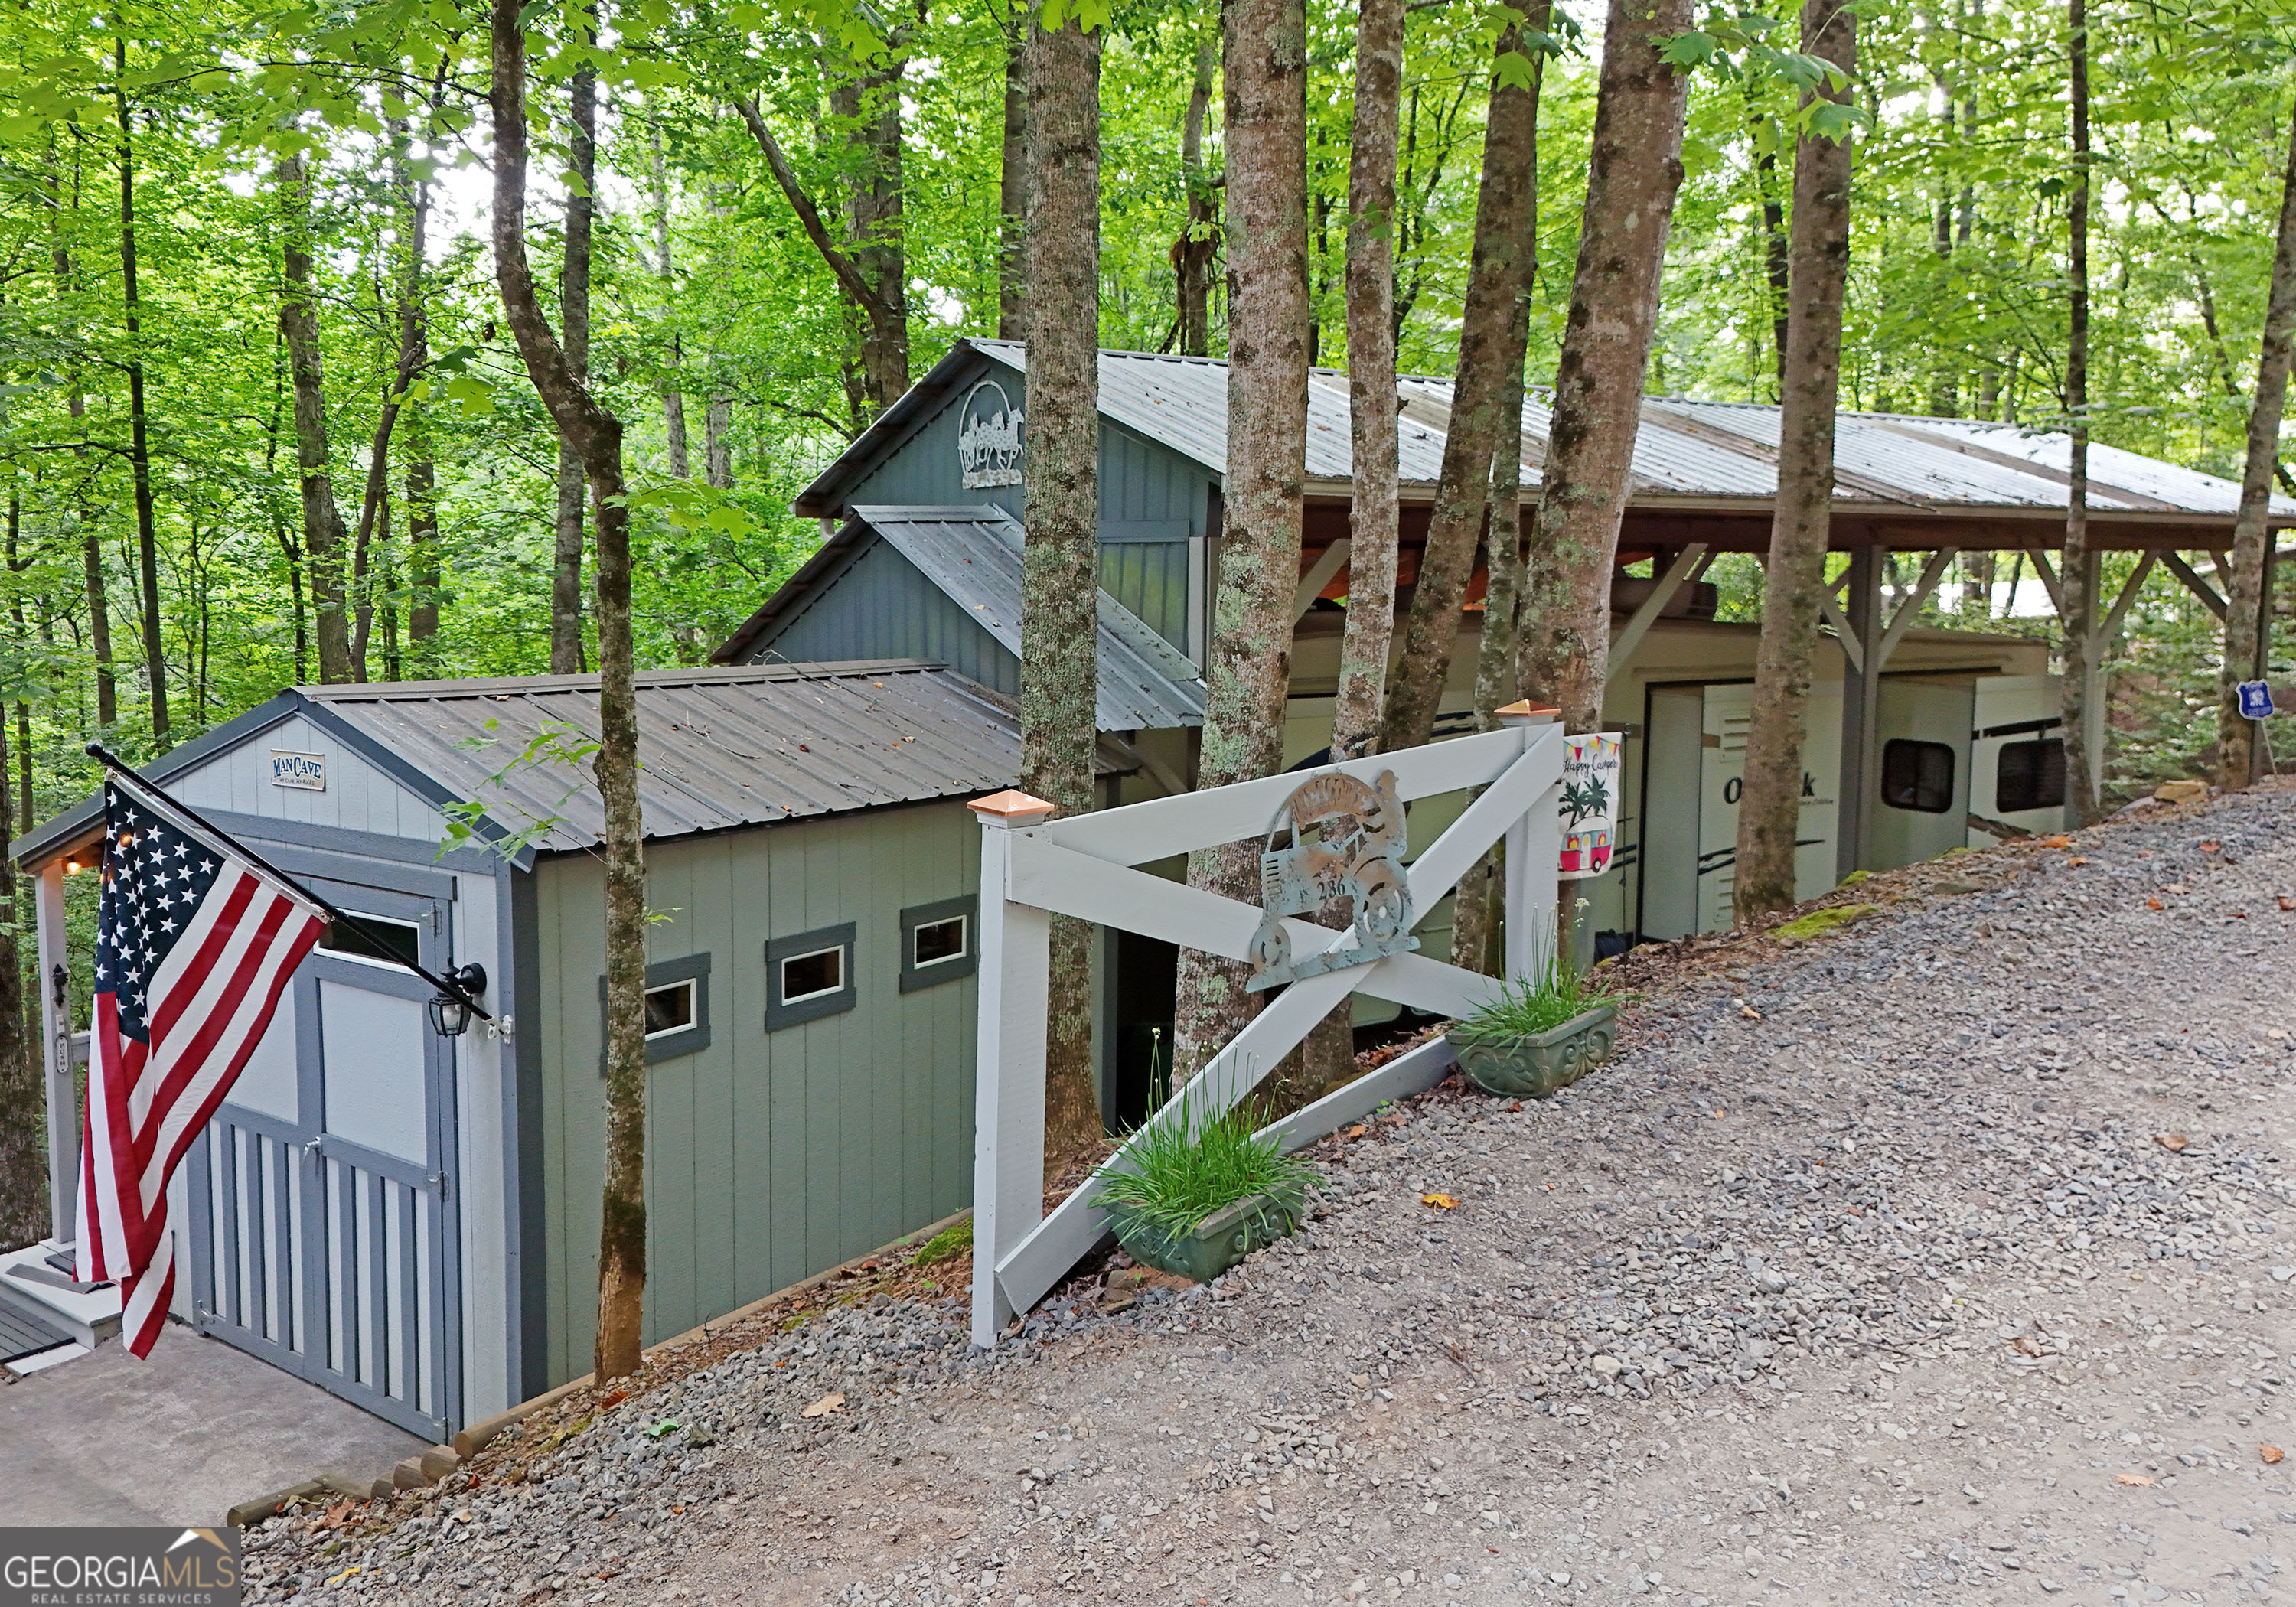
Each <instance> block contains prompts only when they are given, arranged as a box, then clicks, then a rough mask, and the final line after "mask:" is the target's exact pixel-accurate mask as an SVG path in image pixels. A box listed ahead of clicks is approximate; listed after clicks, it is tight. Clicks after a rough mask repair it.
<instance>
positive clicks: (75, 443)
mask: <svg viewBox="0 0 2296 1607" xmlns="http://www.w3.org/2000/svg"><path fill="white" fill-rule="evenodd" d="M78 196H79V182H78V168H74V177H73V181H72V204H73V210H74V211H77V210H78ZM48 230H49V235H48V238H49V251H48V257H49V261H50V263H51V264H52V265H53V270H54V275H55V287H56V299H58V300H59V301H61V302H63V303H65V304H66V305H67V306H70V304H71V303H72V302H73V301H74V300H75V299H76V292H77V291H78V283H77V275H76V274H75V272H74V269H73V266H72V254H71V246H70V236H69V235H67V234H66V233H65V229H64V197H63V185H62V183H61V179H60V178H59V177H58V176H57V175H56V173H55V170H54V168H53V164H52V165H51V167H50V168H49V175H48ZM67 336H68V340H69V345H70V352H69V355H68V357H67V358H66V361H65V386H66V389H65V392H64V403H65V406H66V407H67V408H68V409H69V410H70V414H71V437H72V455H73V457H74V458H75V459H76V460H77V468H78V473H77V474H75V476H74V477H73V486H74V496H73V501H74V504H75V514H76V519H75V522H76V523H77V524H78V527H79V537H80V568H81V572H82V575H83V578H84V579H85V581H86V587H87V645H88V651H89V653H90V655H91V656H92V657H93V658H94V662H95V717H96V720H97V721H98V723H99V724H101V725H102V726H103V727H104V728H105V729H106V730H110V729H111V726H112V725H113V724H114V723H115V722H117V721H118V720H119V681H118V678H117V676H116V674H115V672H114V670H113V668H112V660H111V605H110V602H109V599H108V598H107V597H106V596H105V594H104V584H103V534H102V529H100V528H99V527H98V525H97V523H96V520H95V517H94V512H93V511H92V509H91V508H90V506H89V499H88V488H89V486H90V484H91V481H92V476H93V470H92V467H91V465H90V463H89V452H90V449H91V443H90V442H89V440H88V439H87V390H86V386H85V385H84V384H83V383H82V381H81V375H80V355H79V340H78V331H77V330H76V329H72V328H70V327H69V326H68V328H67Z"/></svg>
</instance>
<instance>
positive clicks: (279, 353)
mask: <svg viewBox="0 0 2296 1607" xmlns="http://www.w3.org/2000/svg"><path fill="white" fill-rule="evenodd" d="M286 358H287V343H286V341H285V340H284V339H275V340H273V341H272V342H271V415H270V417H269V418H268V419H266V421H265V422H264V431H263V480H264V483H265V485H266V486H268V485H269V484H270V483H271V477H272V476H273V475H274V474H275V473H277V472H278V471H279V406H280V398H281V397H282V395H283V392H284V389H285V382H286ZM263 506H264V511H265V512H266V513H267V514H268V515H269V516H270V519H271V539H272V540H273V541H275V542H276V543H278V544H279V551H280V553H281V554H282V555H283V557H284V558H285V559H286V560H287V595H288V597H289V599H290V601H291V604H292V606H293V610H294V619H295V684H296V685H302V684H303V683H304V682H306V681H307V680H309V679H310V678H311V620H310V611H309V610H308V609H307V608H306V607H305V606H304V603H303V549H302V548H301V547H299V546H298V545H296V543H295V538H294V537H291V536H290V535H288V534H287V521H285V520H283V519H282V518H281V517H280V516H279V504H278V503H277V501H276V500H275V499H274V498H273V497H272V496H268V495H267V494H266V496H265V497H264V499H263Z"/></svg>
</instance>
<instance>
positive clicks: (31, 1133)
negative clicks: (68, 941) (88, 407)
mask: <svg viewBox="0 0 2296 1607" xmlns="http://www.w3.org/2000/svg"><path fill="white" fill-rule="evenodd" d="M9 516H10V517H9V522H10V524H11V526H13V525H14V523H15V521H16V500H15V497H14V495H13V494H11V496H10V498H9ZM19 707H20V708H21V705H19ZM19 740H20V741H21V725H20V726H19ZM8 793H9V764H8V742H7V727H6V725H5V723H4V722H0V821H12V820H14V819H15V817H16V811H15V808H14V807H13V805H12V802H11V800H10V799H9V796H8ZM27 829H28V830H29V827H27ZM19 931H21V928H20V927H19V926H18V924H17V918H16V863H15V861H14V860H12V859H10V858H7V857H5V856H0V1249H7V1250H15V1249H17V1248H19V1247H21V1246H22V1245H26V1244H30V1243H33V1242H37V1240H39V1239H40V1238H41V1237H42V1236H44V1235H45V1233H46V1231H47V1226H48V1224H47V1221H46V1218H47V1203H48V1201H47V1186H46V1185H47V1180H48V1168H47V1166H46V1155H45V1149H46V1144H45V1138H46V1135H45V1134H44V1133H43V1132H42V1131H41V1130H40V1128H41V1119H42V1117H43V1116H44V1115H45V1112H46V1111H47V1097H46V1089H45V1086H44V1079H43V1078H41V1076H40V1064H39V1057H38V1056H37V1054H34V1053H33V1052H32V1046H31V1035H30V1034H29V1032H28V1031H27V1030H26V1027H25V1021H26V1008H25V1004H26V1001H25V997H24V967H23V963H22V961H21V957H20V956H19V955H18V954H17V948H16V945H17V933H18V932H19Z"/></svg>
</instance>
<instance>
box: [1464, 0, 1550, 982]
mask: <svg viewBox="0 0 2296 1607" xmlns="http://www.w3.org/2000/svg"><path fill="white" fill-rule="evenodd" d="M1551 20H1553V8H1552V6H1551V5H1549V4H1541V5H1538V6H1537V7H1536V8H1535V9H1533V10H1532V12H1530V14H1529V16H1528V17H1526V18H1525V19H1524V21H1525V25H1526V27H1527V28H1529V29H1531V30H1533V31H1535V32H1538V33H1545V32H1546V29H1547V25H1548V23H1549V22H1550V21H1551ZM1545 83H1546V53H1544V52H1540V53H1537V54H1534V55H1533V56H1532V57H1531V66H1530V111H1531V130H1530V144H1529V152H1530V156H1529V180H1528V183H1529V192H1530V193H1529V200H1528V201H1526V203H1525V205H1524V207H1523V219H1522V247H1521V252H1520V253H1519V255H1518V256H1517V258H1516V262H1515V283H1514V296H1513V306H1512V307H1511V309H1510V311H1509V315H1508V317H1507V329H1506V347H1505V351H1504V353H1503V354H1502V355H1501V357H1500V366H1501V373H1502V376H1503V377H1502V379H1501V381H1500V388H1499V427H1498V439H1497V444H1496V445H1495V446H1494V447H1492V449H1491V514H1490V529H1489V534H1488V535H1487V536H1486V537H1484V540H1483V552H1484V559H1483V562H1484V572H1485V575H1486V580H1485V584H1484V588H1483V628H1482V634H1481V636H1480V640H1479V641H1478V642H1477V643H1476V644H1475V729H1476V730H1478V731H1496V730H1497V729H1498V725H1499V722H1498V716H1497V710H1498V709H1503V708H1505V706H1506V705H1507V704H1509V703H1512V702H1513V701H1515V700H1516V699H1517V698H1519V697H1520V696H1521V695H1522V694H1521V685H1522V671H1521V651H1520V646H1521V644H1520V641H1519V618H1518V616H1519V614H1520V611H1521V597H1522V591H1521V583H1522V404H1523V374H1522V365H1523V353H1524V350H1525V348H1527V347H1528V346H1529V344H1530V295H1531V287H1532V285H1533V283H1535V281H1536V280H1537V278H1538V95H1539V91H1540V89H1541V88H1542V87H1543V86H1544V85H1545ZM1502 890H1503V884H1502V882H1501V881H1500V879H1499V858H1498V852H1497V849H1492V850H1490V851H1488V852H1486V853H1485V854H1484V855H1483V857H1481V858H1480V859H1479V860H1477V861H1476V862H1475V866H1474V868H1473V869H1472V870H1471V871H1469V872H1468V873H1466V874H1465V875H1464V876H1463V877H1461V878H1460V880H1459V890H1458V896H1457V897H1456V898H1454V899H1453V900H1452V902H1451V908H1452V922H1451V963H1452V964H1454V965H1456V966H1459V967H1461V968H1462V969H1463V970H1466V971H1479V972H1494V971H1495V969H1496V967H1497V955H1496V954H1495V953H1494V946H1493V943H1492V939H1493V938H1494V937H1496V936H1497V931H1498V920H1497V904H1498V901H1499V898H1500V895H1501V892H1502Z"/></svg>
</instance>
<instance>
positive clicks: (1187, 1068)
mask: <svg viewBox="0 0 2296 1607" xmlns="http://www.w3.org/2000/svg"><path fill="white" fill-rule="evenodd" d="M1221 25H1222V32H1223V38H1224V45H1225V51H1226V95H1225V97H1224V100H1225V103H1224V108H1223V110H1224V112H1225V122H1226V128H1227V142H1226V148H1227V207H1226V211H1227V307H1228V382H1227V476H1226V495H1225V496H1224V498H1223V500H1222V509H1223V519H1222V527H1221V532H1220V534H1221V540H1220V560H1219V594H1218V603H1217V606H1216V609H1215V616H1214V620H1213V628H1212V641H1211V650H1210V655H1209V658H1210V663H1209V674H1208V676H1207V680H1208V682H1209V685H1208V687H1207V690H1206V697H1205V711H1204V727H1203V742H1202V748H1201V760H1200V762H1199V764H1198V767H1197V775H1198V784H1199V785H1200V786H1204V787H1218V786H1225V785H1226V784H1227V783H1230V782H1238V781H1249V780H1251V779H1252V778H1253V777H1255V776H1260V775H1272V774H1273V773H1275V771H1277V770H1279V769H1281V768H1282V767H1283V704H1284V697H1285V693H1286V692H1287V691H1288V689H1289V686H1290V683H1291V668H1292V594H1294V593H1295V592H1296V591H1298V589H1299V586H1300V482H1301V481H1302V480H1304V479H1305V478H1306V476H1307V467H1308V464H1307V459H1308V195H1307V169H1308V106H1307V49H1308V46H1307V19H1306V15H1305V12H1304V11H1303V9H1302V4H1301V0H1226V5H1225V6H1224V7H1223V9H1222V12H1221ZM1188 881H1189V884H1190V885H1191V886H1194V887H1200V888H1207V889H1210V890H1211V891H1214V892H1218V893H1224V894H1226V895H1228V896H1229V897H1232V898H1242V899H1244V900H1245V901H1246V902H1257V900H1258V893H1257V890H1258V887H1259V844H1258V843H1257V842H1242V843H1227V844H1224V845H1221V846H1219V847H1217V848H1210V849H1197V850H1195V851H1194V852H1193V853H1192V854H1190V855H1189V856H1188ZM1246 975H1247V973H1246V971H1245V968H1244V967H1243V966H1242V964H1241V963H1237V962H1232V961H1226V960H1221V959H1218V958H1216V957H1214V956H1212V955H1207V954H1204V953H1201V951H1199V950H1196V949H1192V948H1184V949H1182V950H1181V951H1180V965H1179V981H1178V988H1177V997H1176V999H1175V1013H1176V1016H1177V1021H1176V1024H1175V1029H1174V1037H1175V1039H1176V1042H1175V1044H1174V1055H1173V1065H1174V1070H1175V1072H1176V1080H1177V1078H1181V1077H1188V1076H1193V1075H1194V1074H1195V1072H1197V1071H1198V1070H1201V1069H1202V1067H1203V1065H1204V1062H1206V1061H1208V1060H1209V1059H1210V1057H1211V1056H1212V1055H1213V1054H1216V1053H1217V1052H1218V1050H1219V1048H1220V1047H1221V1045H1224V1044H1226V1041H1227V1040H1228V1039H1229V1038H1231V1037H1234V1035H1235V1033H1236V1032H1237V1031H1238V1030H1240V1029H1242V1026H1243V1024H1244V1023H1245V1022H1246V1021H1248V1020H1250V1019H1251V1013H1252V1011H1253V1008H1254V1005H1253V1002H1252V996H1251V995H1250V994H1248V993H1246V992H1245V991H1244V988H1243V984H1244V982H1245V980H1246Z"/></svg>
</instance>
